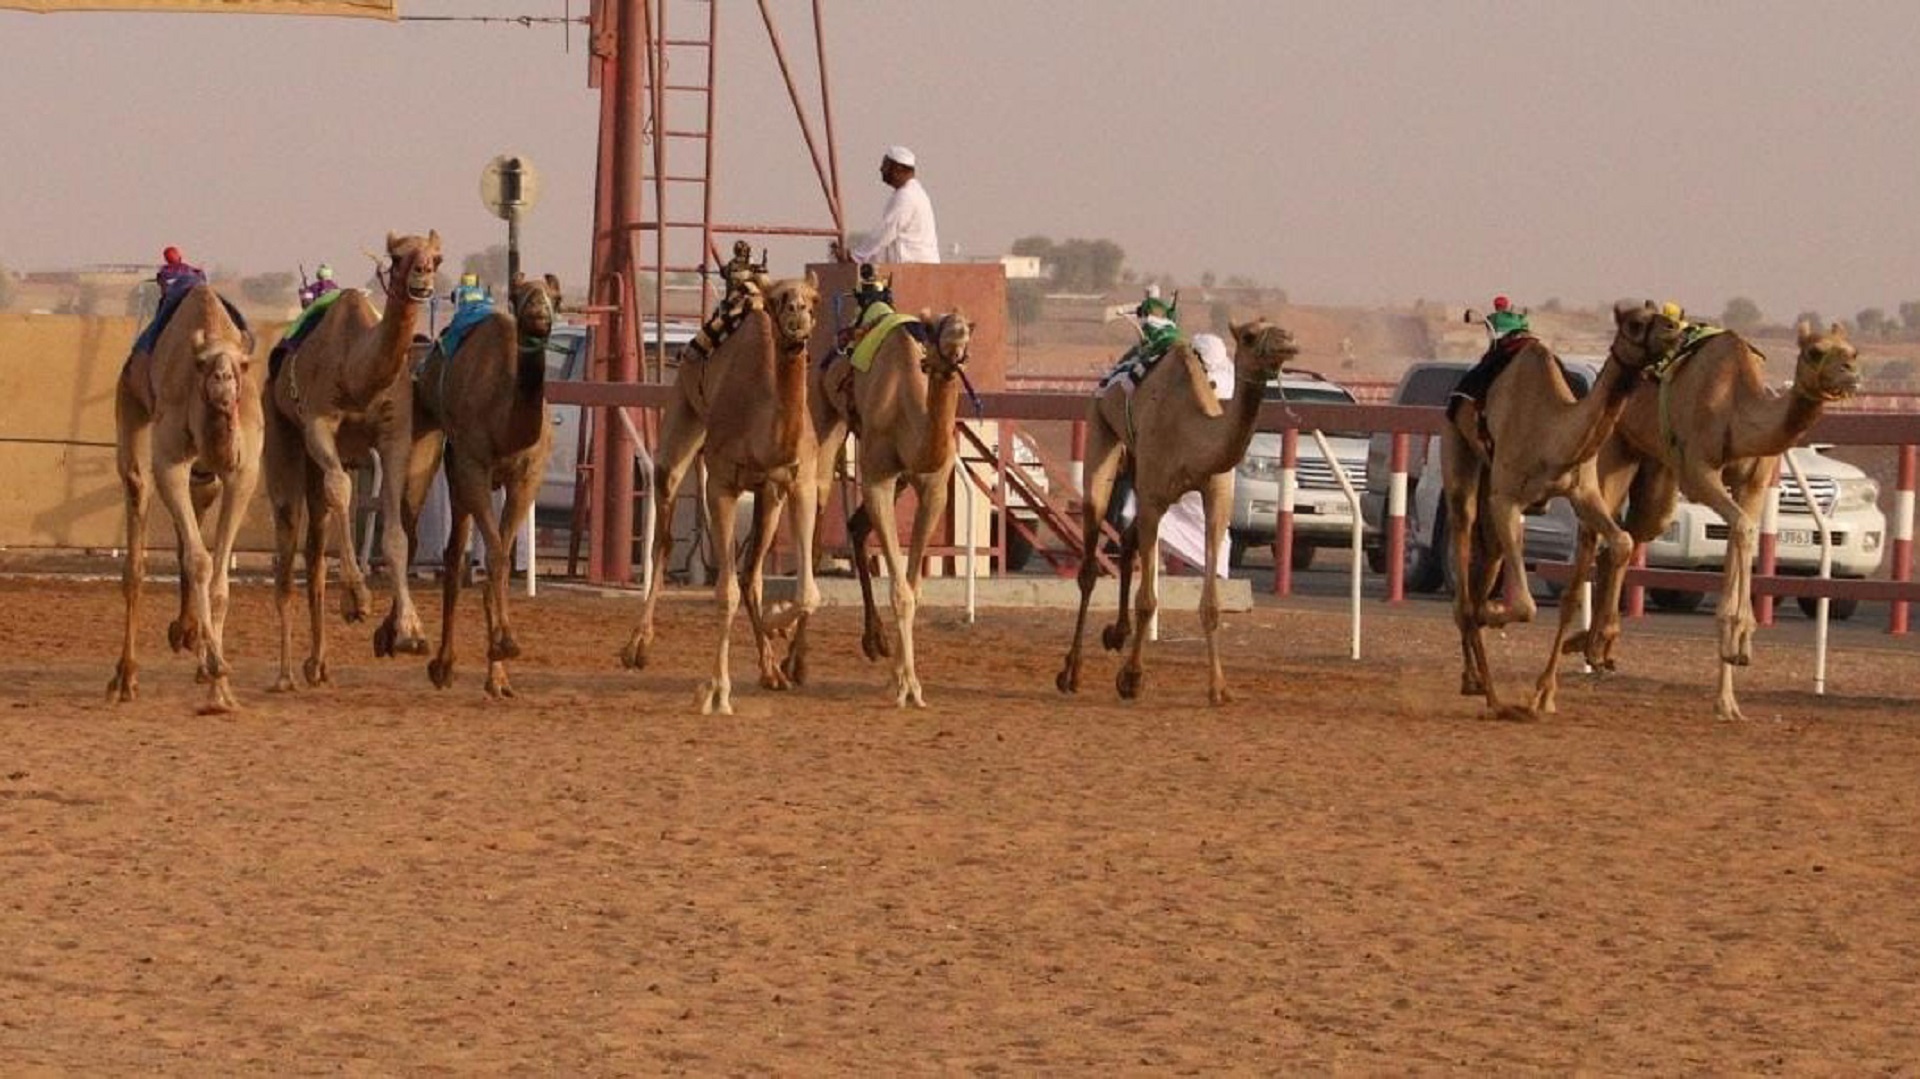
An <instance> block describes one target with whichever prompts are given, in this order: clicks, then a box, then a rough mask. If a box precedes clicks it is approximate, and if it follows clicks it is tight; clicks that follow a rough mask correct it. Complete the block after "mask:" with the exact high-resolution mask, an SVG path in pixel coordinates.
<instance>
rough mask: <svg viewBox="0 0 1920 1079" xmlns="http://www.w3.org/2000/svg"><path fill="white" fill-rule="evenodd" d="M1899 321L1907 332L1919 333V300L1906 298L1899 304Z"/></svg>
mask: <svg viewBox="0 0 1920 1079" xmlns="http://www.w3.org/2000/svg"><path fill="white" fill-rule="evenodd" d="M1900 322H1901V324H1902V325H1904V326H1905V327H1906V328H1907V332H1908V333H1920V300H1908V301H1907V302H1906V303H1903V304H1901V305H1900Z"/></svg>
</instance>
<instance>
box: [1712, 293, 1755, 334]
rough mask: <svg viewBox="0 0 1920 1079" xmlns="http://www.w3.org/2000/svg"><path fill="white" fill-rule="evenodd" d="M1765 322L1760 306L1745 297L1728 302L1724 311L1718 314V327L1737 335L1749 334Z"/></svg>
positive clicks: (1737, 297) (1736, 297)
mask: <svg viewBox="0 0 1920 1079" xmlns="http://www.w3.org/2000/svg"><path fill="white" fill-rule="evenodd" d="M1765 321H1766V317H1765V316H1764V315H1762V314H1761V313H1760V305H1759V304H1757V303H1754V302H1753V301H1752V300H1749V299H1747V298H1746V297H1745V296H1735V297H1734V298H1733V299H1731V300H1728V301H1727V307H1726V310H1724V311H1722V312H1720V325H1722V326H1725V327H1726V328H1727V329H1729V330H1733V331H1735V332H1738V333H1751V332H1753V330H1755V329H1757V328H1758V327H1759V326H1760V324H1761V323H1763V322H1765Z"/></svg>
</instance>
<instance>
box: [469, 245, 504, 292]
mask: <svg viewBox="0 0 1920 1079" xmlns="http://www.w3.org/2000/svg"><path fill="white" fill-rule="evenodd" d="M460 272H461V273H462V274H478V275H479V276H480V283H481V284H483V285H487V286H490V287H492V288H494V289H496V290H498V289H503V288H505V287H506V284H507V245H506V244H493V245H492V246H490V247H488V248H487V249H486V250H485V251H476V252H474V253H473V254H471V255H468V256H467V257H466V258H464V259H461V260H460Z"/></svg>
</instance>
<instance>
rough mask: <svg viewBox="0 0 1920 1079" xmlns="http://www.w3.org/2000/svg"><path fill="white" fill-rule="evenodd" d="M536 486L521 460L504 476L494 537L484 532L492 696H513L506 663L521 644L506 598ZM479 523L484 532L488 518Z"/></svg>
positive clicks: (526, 460) (528, 462)
mask: <svg viewBox="0 0 1920 1079" xmlns="http://www.w3.org/2000/svg"><path fill="white" fill-rule="evenodd" d="M539 486H540V477H539V475H537V474H536V473H535V472H534V471H533V462H532V459H531V458H522V459H521V460H520V463H519V465H518V467H517V468H516V470H515V471H514V472H513V474H512V475H509V476H508V477H507V482H506V496H507V497H506V501H505V502H504V503H503V504H502V505H501V507H500V523H499V524H498V525H497V526H495V527H494V534H493V535H486V534H485V533H484V532H483V535H485V538H486V539H487V590H486V592H485V593H484V594H485V595H486V597H487V642H488V643H487V692H488V693H489V694H491V695H492V696H495V697H511V696H513V695H514V693H513V685H512V683H510V682H509V681H508V680H507V661H508V660H510V659H519V658H520V642H519V641H516V640H514V637H513V623H512V621H510V620H509V619H508V618H507V597H508V596H509V595H510V594H511V593H512V587H511V586H512V583H513V548H514V544H515V543H517V542H518V541H519V536H520V534H521V525H522V524H524V523H525V522H526V519H527V515H528V514H530V513H532V512H533V498H534V493H535V492H536V491H537V490H538V489H539ZM489 508H491V507H489ZM479 520H480V522H481V526H482V528H483V529H484V528H485V527H486V525H487V521H488V518H487V517H485V516H484V515H483V516H481V517H480V518H479ZM496 538H497V539H498V541H499V542H498V543H497V544H496V543H495V542H494V541H495V539H496ZM533 557H534V552H532V551H528V552H527V565H529V566H531V565H533Z"/></svg>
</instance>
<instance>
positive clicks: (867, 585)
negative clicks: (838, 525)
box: [847, 501, 893, 660]
mask: <svg viewBox="0 0 1920 1079" xmlns="http://www.w3.org/2000/svg"><path fill="white" fill-rule="evenodd" d="M889 509H891V507H889ZM872 536H873V511H872V510H870V509H868V508H867V504H866V502H865V501H862V502H861V503H860V505H859V506H858V507H856V508H855V509H854V511H853V512H852V513H850V514H848V515H847V542H848V543H849V544H850V545H852V547H853V575H854V576H855V577H856V578H858V579H859V581H860V608H861V616H860V617H861V621H860V651H861V653H862V654H864V655H865V656H866V657H867V658H868V659H870V660H875V659H879V658H881V657H882V656H891V655H892V654H893V648H892V646H891V645H889V644H888V643H887V629H886V626H885V625H884V624H882V623H881V621H880V609H879V605H878V604H876V603H875V602H874V601H873V566H872V565H871V564H870V563H868V561H867V540H868V539H870V538H871V537H872Z"/></svg>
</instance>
